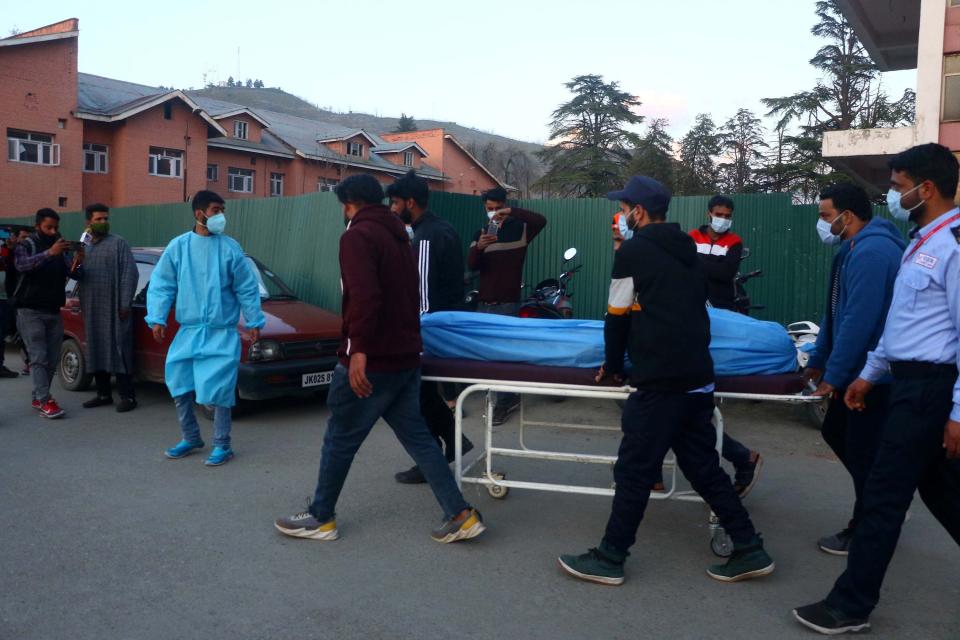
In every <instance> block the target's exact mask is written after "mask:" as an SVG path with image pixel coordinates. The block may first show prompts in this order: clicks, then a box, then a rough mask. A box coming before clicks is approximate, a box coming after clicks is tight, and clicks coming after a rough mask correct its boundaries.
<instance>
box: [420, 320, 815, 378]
mask: <svg viewBox="0 0 960 640" xmlns="http://www.w3.org/2000/svg"><path fill="white" fill-rule="evenodd" d="M708 311H709V313H710V333H711V340H710V354H711V355H712V356H713V365H714V370H715V372H716V375H718V376H744V375H771V374H778V373H789V372H791V371H794V370H796V368H797V359H796V357H797V352H796V348H795V347H794V345H793V340H791V339H790V336H789V335H788V334H787V331H786V329H784V328H783V327H782V326H780V325H779V324H776V323H775V322H764V321H762V320H757V319H755V318H750V317H748V316H745V315H743V314H739V313H734V312H732V311H724V310H721V309H708ZM420 323H421V334H422V336H423V349H424V352H425V353H426V354H427V355H430V356H434V357H437V358H462V359H466V360H485V361H490V362H523V363H527V364H534V365H541V366H546V367H578V368H596V367H599V366H600V365H601V364H602V363H603V360H604V354H603V321H601V320H540V319H533V318H513V317H509V316H498V315H491V314H484V313H469V312H460V311H444V312H440V313H431V314H427V315H425V316H423V317H422V318H421V319H420Z"/></svg>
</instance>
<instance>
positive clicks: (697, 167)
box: [676, 113, 720, 196]
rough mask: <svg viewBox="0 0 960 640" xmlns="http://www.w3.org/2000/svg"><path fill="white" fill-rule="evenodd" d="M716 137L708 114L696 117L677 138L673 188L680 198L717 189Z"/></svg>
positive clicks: (718, 144) (717, 149)
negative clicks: (681, 136) (685, 132)
mask: <svg viewBox="0 0 960 640" xmlns="http://www.w3.org/2000/svg"><path fill="white" fill-rule="evenodd" d="M719 154H720V137H719V135H718V134H717V127H716V125H715V124H714V123H713V118H711V117H710V114H709V113H701V114H698V115H697V117H696V119H695V120H694V124H693V127H691V128H690V131H688V132H687V134H686V135H685V136H683V138H681V139H680V161H681V164H680V166H679V167H678V170H677V178H676V187H677V193H678V194H680V195H686V196H692V195H706V194H711V193H714V192H715V191H716V189H717V164H716V160H715V158H716V157H717V156H718V155H719Z"/></svg>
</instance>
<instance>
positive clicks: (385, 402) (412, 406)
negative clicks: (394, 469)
mask: <svg viewBox="0 0 960 640" xmlns="http://www.w3.org/2000/svg"><path fill="white" fill-rule="evenodd" d="M367 378H368V379H369V380H370V384H372V385H373V395H371V396H370V397H369V398H358V397H357V396H356V394H354V393H353V389H351V388H350V380H349V377H348V372H347V368H346V367H344V366H343V365H339V364H338V365H337V367H336V369H334V371H333V380H332V381H331V382H330V389H329V391H328V392H327V407H329V409H330V419H329V420H328V421H327V432H326V434H325V435H324V438H323V451H322V452H321V454H320V471H319V473H318V478H317V489H316V492H315V493H314V496H313V502H312V503H311V504H310V513H311V514H313V516H314V517H315V518H316V519H317V520H320V521H321V522H323V521H325V520H329V519H330V518H332V517H333V516H334V514H335V513H336V506H337V498H339V497H340V491H341V490H342V489H343V484H344V482H345V481H346V479H347V473H348V472H349V471H350V465H351V464H353V457H354V456H355V455H356V453H357V451H358V450H359V449H360V445H361V444H363V441H364V440H365V439H366V437H367V434H369V433H370V430H371V429H373V425H374V424H376V422H377V420H379V419H380V418H383V419H384V420H385V421H386V422H387V424H388V425H390V428H391V429H393V432H394V434H395V435H396V436H397V439H398V440H399V441H400V444H402V445H403V448H404V449H406V451H407V453H409V454H410V457H411V458H413V460H414V462H416V463H417V466H419V467H420V471H422V472H423V475H424V477H425V478H426V479H427V482H428V483H429V484H430V488H431V489H432V490H433V495H434V496H436V498H437V502H439V503H440V507H441V508H442V509H443V514H444V516H445V517H446V518H448V519H449V518H452V517H454V516H455V515H457V514H458V513H460V512H461V511H463V510H464V509H469V508H470V505H468V504H467V503H466V501H465V500H464V499H463V494H462V493H460V489H459V488H457V483H456V481H454V479H453V474H452V473H451V472H450V467H449V466H447V461H446V459H445V458H444V457H443V452H442V451H441V450H440V446H439V445H438V444H437V441H436V440H435V439H434V437H433V436H432V435H430V431H429V429H427V425H426V423H425V422H424V421H423V416H422V415H421V414H420V369H419V367H418V368H416V369H408V370H405V371H395V372H389V373H367Z"/></svg>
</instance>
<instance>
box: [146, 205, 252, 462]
mask: <svg viewBox="0 0 960 640" xmlns="http://www.w3.org/2000/svg"><path fill="white" fill-rule="evenodd" d="M192 207H193V215H194V218H195V224H194V228H193V230H192V231H190V232H188V233H185V234H183V235H181V236H178V237H176V238H174V239H173V240H172V241H171V242H170V244H169V245H167V248H166V249H164V251H163V255H162V256H160V260H159V261H158V262H157V266H156V268H155V269H154V270H153V274H152V275H151V276H150V286H149V288H148V289H147V317H146V322H147V324H148V325H149V326H150V328H151V329H152V330H153V337H154V338H155V339H156V340H157V341H158V342H162V341H163V339H164V337H165V335H166V324H167V317H168V316H169V314H170V309H171V307H172V306H173V304H174V301H176V307H177V308H176V318H177V322H178V323H179V324H180V329H179V330H178V331H177V335H176V337H174V339H173V342H172V344H171V345H170V349H169V351H168V352H167V364H166V370H165V377H166V382H167V388H168V389H170V395H171V396H173V399H174V402H175V403H176V405H177V417H178V418H179V420H180V429H181V430H182V432H183V439H182V440H181V441H180V442H179V443H178V444H176V445H175V446H173V447H171V448H169V449H167V450H166V452H165V453H166V456H167V457H168V458H182V457H184V456H186V455H188V454H190V453H192V452H194V451H197V450H199V449H202V448H203V446H204V443H203V440H202V439H201V438H200V425H199V424H197V418H196V416H195V415H194V410H193V405H194V402H197V403H200V404H204V405H212V406H213V407H214V421H213V445H214V448H213V451H212V452H211V454H210V457H208V458H207V460H206V463H205V464H207V465H210V466H218V465H221V464H224V463H225V462H227V461H229V460H230V459H231V458H232V457H233V449H232V448H231V446H230V410H231V407H233V405H234V404H235V403H236V387H237V367H238V365H239V363H240V334H239V331H238V329H237V323H238V322H239V320H240V312H241V310H242V311H243V318H244V320H245V321H246V326H247V329H248V331H249V334H248V335H247V337H248V338H249V339H250V340H251V341H252V342H256V341H257V340H259V339H260V328H261V327H262V326H263V325H264V324H265V322H266V320H265V318H264V316H263V311H262V310H261V309H260V286H259V281H258V278H257V274H256V273H255V271H254V266H253V265H252V264H251V262H250V260H248V259H247V258H246V256H244V254H243V249H241V248H240V244H239V243H238V242H237V241H236V240H234V239H233V238H230V237H228V236H225V235H223V230H224V227H225V226H226V218H225V217H224V213H223V212H224V201H223V198H221V197H220V196H219V195H217V194H216V193H214V192H213V191H200V192H198V193H197V195H196V196H194V198H193V202H192Z"/></svg>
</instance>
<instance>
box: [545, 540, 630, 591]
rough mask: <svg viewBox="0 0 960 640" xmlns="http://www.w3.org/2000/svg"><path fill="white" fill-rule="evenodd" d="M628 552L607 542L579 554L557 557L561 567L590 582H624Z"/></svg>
mask: <svg viewBox="0 0 960 640" xmlns="http://www.w3.org/2000/svg"><path fill="white" fill-rule="evenodd" d="M627 555H629V554H627V553H623V552H621V551H617V550H616V549H614V548H613V547H611V546H609V545H608V544H607V543H605V542H601V543H600V546H599V547H594V548H593V549H590V550H589V551H587V552H586V553H584V554H581V555H579V556H574V555H562V556H560V557H559V558H557V562H559V563H560V568H561V569H563V570H564V571H566V572H567V573H569V574H570V575H572V576H573V577H574V578H580V579H581V580H586V581H588V582H596V583H598V584H609V585H621V584H623V563H624V561H625V560H626V559H627Z"/></svg>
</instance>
